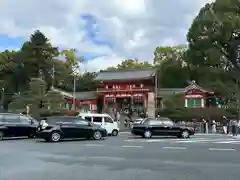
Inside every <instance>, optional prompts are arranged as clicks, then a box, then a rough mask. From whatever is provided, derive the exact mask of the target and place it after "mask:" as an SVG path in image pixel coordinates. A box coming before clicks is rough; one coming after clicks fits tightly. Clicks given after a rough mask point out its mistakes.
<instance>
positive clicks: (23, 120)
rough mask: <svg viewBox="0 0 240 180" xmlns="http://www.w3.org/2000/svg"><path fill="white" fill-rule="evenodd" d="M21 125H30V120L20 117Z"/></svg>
mask: <svg viewBox="0 0 240 180" xmlns="http://www.w3.org/2000/svg"><path fill="white" fill-rule="evenodd" d="M20 122H21V124H30V122H31V121H30V120H29V119H28V118H27V117H26V116H20Z"/></svg>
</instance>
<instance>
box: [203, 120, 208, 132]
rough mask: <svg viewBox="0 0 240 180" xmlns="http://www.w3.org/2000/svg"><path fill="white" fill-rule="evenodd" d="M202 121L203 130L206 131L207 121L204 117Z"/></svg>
mask: <svg viewBox="0 0 240 180" xmlns="http://www.w3.org/2000/svg"><path fill="white" fill-rule="evenodd" d="M202 121H203V132H204V133H207V121H206V120H205V119H204V118H203V119H202Z"/></svg>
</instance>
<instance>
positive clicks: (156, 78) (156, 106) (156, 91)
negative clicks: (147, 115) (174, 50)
mask: <svg viewBox="0 0 240 180" xmlns="http://www.w3.org/2000/svg"><path fill="white" fill-rule="evenodd" d="M157 76H158V75H157V68H156V71H155V109H157V108H158V102H157V97H158V77H157Z"/></svg>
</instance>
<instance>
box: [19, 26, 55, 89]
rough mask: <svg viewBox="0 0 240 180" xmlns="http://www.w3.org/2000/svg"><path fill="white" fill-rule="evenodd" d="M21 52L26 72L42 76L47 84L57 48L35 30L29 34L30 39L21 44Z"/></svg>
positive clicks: (33, 75)
mask: <svg viewBox="0 0 240 180" xmlns="http://www.w3.org/2000/svg"><path fill="white" fill-rule="evenodd" d="M21 52H22V59H23V61H24V65H25V66H26V70H27V71H28V72H27V74H28V75H29V76H31V77H40V78H43V79H44V80H45V81H46V82H47V85H48V86H49V85H50V84H51V79H52V78H51V69H52V67H53V58H54V57H57V56H58V55H59V52H58V49H57V48H56V47H53V46H52V45H51V43H50V42H49V40H48V38H47V37H46V36H45V35H44V34H43V33H42V32H40V31H39V30H37V31H35V32H34V33H33V34H32V35H31V36H30V40H29V41H27V42H25V43H24V44H23V46H22V48H21Z"/></svg>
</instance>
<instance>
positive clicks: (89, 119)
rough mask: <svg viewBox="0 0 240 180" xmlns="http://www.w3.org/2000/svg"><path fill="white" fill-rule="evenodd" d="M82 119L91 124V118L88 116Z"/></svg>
mask: <svg viewBox="0 0 240 180" xmlns="http://www.w3.org/2000/svg"><path fill="white" fill-rule="evenodd" d="M84 119H85V120H86V121H89V122H92V117H90V116H85V118H84Z"/></svg>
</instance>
